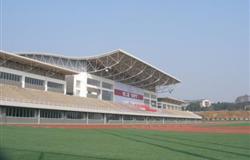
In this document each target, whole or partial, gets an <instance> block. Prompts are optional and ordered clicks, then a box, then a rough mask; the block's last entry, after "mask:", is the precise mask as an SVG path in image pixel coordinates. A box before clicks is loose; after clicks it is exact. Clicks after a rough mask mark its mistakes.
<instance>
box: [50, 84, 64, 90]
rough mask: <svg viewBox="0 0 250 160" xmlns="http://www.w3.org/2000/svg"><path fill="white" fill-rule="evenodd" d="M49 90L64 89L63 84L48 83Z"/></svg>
mask: <svg viewBox="0 0 250 160" xmlns="http://www.w3.org/2000/svg"><path fill="white" fill-rule="evenodd" d="M48 87H49V88H57V89H63V84H60V83H55V82H48Z"/></svg>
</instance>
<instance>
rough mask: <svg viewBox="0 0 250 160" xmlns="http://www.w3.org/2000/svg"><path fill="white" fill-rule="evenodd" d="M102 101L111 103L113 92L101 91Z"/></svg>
mask: <svg viewBox="0 0 250 160" xmlns="http://www.w3.org/2000/svg"><path fill="white" fill-rule="evenodd" d="M102 100H106V101H113V92H111V91H106V90H102Z"/></svg>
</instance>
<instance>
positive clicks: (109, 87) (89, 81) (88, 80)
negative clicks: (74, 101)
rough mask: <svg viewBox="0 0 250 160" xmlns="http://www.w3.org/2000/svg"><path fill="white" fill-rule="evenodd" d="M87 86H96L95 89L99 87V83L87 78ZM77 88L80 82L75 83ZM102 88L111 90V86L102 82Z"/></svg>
mask: <svg viewBox="0 0 250 160" xmlns="http://www.w3.org/2000/svg"><path fill="white" fill-rule="evenodd" d="M87 84H89V85H92V86H96V87H100V85H101V82H100V81H98V80H96V79H92V78H88V79H87ZM76 86H77V87H80V81H79V82H78V81H77V83H76ZM102 88H106V89H113V85H112V84H110V83H107V82H102Z"/></svg>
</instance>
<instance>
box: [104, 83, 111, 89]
mask: <svg viewBox="0 0 250 160" xmlns="http://www.w3.org/2000/svg"><path fill="white" fill-rule="evenodd" d="M102 88H107V89H113V85H112V84H110V83H107V82H102Z"/></svg>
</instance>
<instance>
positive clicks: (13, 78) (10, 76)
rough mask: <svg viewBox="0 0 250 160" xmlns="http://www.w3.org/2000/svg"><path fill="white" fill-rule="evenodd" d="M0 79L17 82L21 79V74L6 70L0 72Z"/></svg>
mask: <svg viewBox="0 0 250 160" xmlns="http://www.w3.org/2000/svg"><path fill="white" fill-rule="evenodd" d="M0 79H3V80H9V81H17V82H19V81H21V76H19V75H16V74H11V73H6V72H0Z"/></svg>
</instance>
